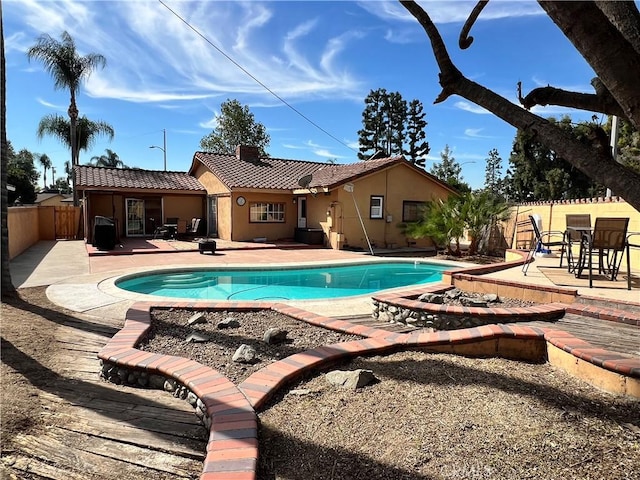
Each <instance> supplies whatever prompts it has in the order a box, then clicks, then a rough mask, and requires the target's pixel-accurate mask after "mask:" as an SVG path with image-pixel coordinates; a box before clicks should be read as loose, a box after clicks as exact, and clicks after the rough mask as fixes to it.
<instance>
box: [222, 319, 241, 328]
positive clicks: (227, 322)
mask: <svg viewBox="0 0 640 480" xmlns="http://www.w3.org/2000/svg"><path fill="white" fill-rule="evenodd" d="M239 327H240V322H239V321H238V320H236V319H235V318H233V317H227V318H225V319H224V320H220V321H219V322H218V324H217V325H216V328H218V329H220V330H223V329H225V328H239Z"/></svg>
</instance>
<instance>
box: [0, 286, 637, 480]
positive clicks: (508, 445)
mask: <svg viewBox="0 0 640 480" xmlns="http://www.w3.org/2000/svg"><path fill="white" fill-rule="evenodd" d="M20 297H21V298H20V299H18V300H16V301H15V302H10V303H3V304H2V307H1V322H2V323H1V333H2V351H1V355H2V362H1V363H0V374H1V379H2V398H1V404H0V408H1V422H2V428H1V436H0V443H1V449H2V457H3V458H4V457H5V456H6V455H8V454H11V453H13V452H14V450H15V449H16V448H17V447H16V446H15V445H13V444H12V438H13V437H14V436H15V435H17V434H19V433H23V432H32V433H34V432H38V431H41V432H46V430H47V428H49V425H48V424H47V422H48V421H49V420H50V419H51V418H54V417H53V416H52V415H42V413H44V412H43V410H44V406H43V405H42V404H41V403H40V402H39V401H38V385H39V384H42V383H43V382H46V381H47V377H46V375H47V374H46V373H45V372H46V371H47V370H49V371H54V372H56V371H60V370H61V368H62V366H61V365H58V364H57V363H56V362H57V359H56V350H55V342H53V331H54V329H55V328H56V325H58V324H59V323H61V322H62V321H63V320H64V317H65V316H66V314H67V313H68V312H65V311H64V310H63V309H59V308H58V307H56V306H54V305H52V304H51V303H50V302H49V301H48V299H47V298H46V295H45V288H41V287H38V288H32V289H23V290H21V291H20ZM165 313H166V316H164V317H162V318H161V315H158V320H162V322H163V323H164V324H165V327H166V328H169V329H175V328H177V329H178V330H173V334H172V335H168V337H173V338H174V340H176V341H175V344H174V345H173V346H171V345H169V344H168V343H165V346H166V347H167V348H171V349H172V350H171V351H172V353H173V354H176V351H175V350H173V349H174V348H178V347H179V348H185V345H187V346H188V348H196V349H202V350H204V353H203V351H199V353H194V355H196V356H197V358H196V359H197V360H198V361H200V362H202V363H206V364H209V362H211V363H210V364H211V365H212V366H214V368H218V369H221V370H222V371H223V372H224V373H225V374H227V375H229V377H230V378H233V379H234V381H240V380H241V379H242V378H245V377H246V376H248V375H249V374H250V373H251V371H252V369H254V368H260V367H261V366H264V365H265V364H266V363H267V362H271V361H275V360H277V359H278V358H282V356H283V355H285V354H290V353H289V352H293V351H298V350H299V349H304V348H309V347H310V346H314V345H315V344H316V343H317V342H323V343H332V342H335V341H343V340H348V339H350V338H353V337H351V336H341V334H336V333H328V332H325V331H323V330H320V329H315V328H310V327H306V326H304V328H301V329H300V327H299V325H296V322H294V321H293V320H291V319H289V318H287V317H281V318H278V317H277V316H266V317H263V316H260V315H255V314H251V315H249V314H247V315H246V316H245V315H242V316H239V318H238V320H239V321H240V323H241V325H242V330H239V331H236V332H234V333H230V332H229V331H225V334H224V335H222V334H221V333H220V332H222V331H218V332H217V333H216V332H213V331H211V332H210V333H211V335H212V336H214V337H216V335H217V338H216V341H213V343H211V342H210V343H208V344H185V343H184V342H183V338H184V337H183V335H184V333H185V332H186V330H185V329H184V320H185V317H186V316H187V315H188V314H189V315H190V312H189V313H187V312H181V311H177V310H176V311H173V312H165ZM235 315H236V314H234V316H235ZM209 320H210V322H211V323H212V324H213V322H215V321H216V320H217V318H216V317H210V318H209ZM292 322H293V323H292ZM172 323H174V324H175V325H172ZM267 325H268V326H282V327H283V328H285V329H287V330H289V332H290V333H289V337H290V338H291V341H289V342H287V343H284V344H282V345H280V346H278V347H277V348H268V349H263V350H260V351H259V352H258V356H259V358H260V361H259V362H258V363H256V364H254V365H249V366H240V367H237V366H234V365H231V364H232V362H231V360H230V355H231V354H233V350H234V346H235V345H236V343H237V342H242V343H250V342H253V343H254V344H255V345H259V346H260V348H263V347H262V346H261V345H260V339H261V338H262V333H263V332H264V330H265V327H266V326H267ZM207 328H209V327H207ZM214 333H215V335H214ZM235 337H237V338H235ZM221 338H224V340H221ZM177 340H179V341H177ZM206 345H208V348H207V347H206ZM276 354H277V355H276ZM26 357H29V358H30V359H31V360H32V361H30V362H28V363H26V364H25V362H24V359H25V358H26ZM42 367H45V368H42ZM234 368H238V371H237V372H234V370H233V369H234ZM340 368H343V369H354V368H366V369H370V370H372V371H373V372H374V373H375V375H376V377H377V379H378V381H377V382H376V383H374V384H372V385H369V386H367V387H364V388H362V389H359V390H356V391H351V390H342V389H339V388H337V387H333V386H330V385H329V384H328V383H326V381H325V380H324V377H323V374H322V373H319V374H317V375H316V376H314V377H311V378H307V379H305V380H304V381H302V382H300V383H299V384H297V385H293V386H292V388H295V389H298V390H300V389H302V390H303V393H302V394H301V395H300V394H290V393H286V392H284V393H282V394H281V395H280V396H278V397H277V398H276V399H274V401H273V402H272V403H271V404H270V405H269V406H268V408H266V409H265V411H264V412H262V413H260V420H261V429H260V452H261V458H260V460H259V464H260V471H259V478H261V479H264V480H275V479H281V480H285V479H292V480H293V479H296V480H301V479H340V478H342V479H354V480H359V479H410V480H414V479H415V480H417V479H420V480H430V479H485V478H486V479H490V478H491V479H498V478H499V479H524V478H547V479H551V478H558V479H560V478H563V479H565V478H574V479H605V478H606V479H630V480H638V479H640V402H638V401H635V400H630V399H625V398H620V397H614V396H612V395H608V394H606V393H603V392H600V391H598V390H596V389H594V388H592V387H590V386H589V385H587V384H585V383H583V382H581V381H578V380H576V379H574V378H572V377H570V376H568V375H566V374H564V373H563V372H561V371H558V370H556V369H554V368H552V367H550V366H548V365H536V364H526V363H520V362H513V361H509V360H504V359H468V358H462V357H455V356H449V355H433V354H425V353H423V352H402V353H396V354H393V355H390V356H385V357H369V358H362V359H356V360H354V361H353V362H351V363H349V364H345V365H343V366H341V367H340ZM242 369H244V370H242ZM97 374H98V373H97V372H96V375H97ZM27 378H28V380H27ZM304 390H306V391H307V392H306V393H304ZM0 473H1V475H0V478H25V477H24V476H21V475H17V476H16V475H15V473H13V472H12V470H11V465H7V464H5V463H4V462H0ZM32 478H36V477H32ZM37 478H40V477H37ZM112 478H113V477H112ZM143 478H144V479H146V478H150V477H149V476H148V475H142V476H141V477H140V479H143Z"/></svg>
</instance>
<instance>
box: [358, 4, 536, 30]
mask: <svg viewBox="0 0 640 480" xmlns="http://www.w3.org/2000/svg"><path fill="white" fill-rule="evenodd" d="M476 3H477V2H475V1H467V0H459V1H452V0H445V1H437V0H428V1H425V0H421V1H418V4H420V6H421V7H422V8H423V9H424V10H425V11H426V12H427V14H428V15H429V17H431V19H432V20H433V21H434V23H463V22H465V21H466V20H467V18H468V17H469V14H470V13H471V11H472V10H473V7H474V6H475V4H476ZM358 4H359V5H360V6H361V7H362V8H363V9H365V10H367V11H368V12H369V13H371V14H373V15H376V16H378V17H380V18H382V19H383V20H388V21H396V22H397V21H400V22H414V23H416V25H417V21H416V19H415V18H414V17H413V15H411V14H410V13H409V12H408V11H407V10H406V9H405V8H404V7H403V6H402V5H400V4H399V3H398V2H392V1H378V2H372V1H366V0H365V1H361V2H358ZM542 14H544V11H543V10H542V8H540V7H539V6H538V5H537V4H536V3H535V2H512V1H509V2H500V1H493V2H489V4H488V5H487V6H486V7H485V8H484V10H483V11H482V13H481V14H480V16H479V17H478V20H477V21H484V20H495V19H499V18H513V17H522V16H529V15H542Z"/></svg>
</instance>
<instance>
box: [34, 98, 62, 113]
mask: <svg viewBox="0 0 640 480" xmlns="http://www.w3.org/2000/svg"><path fill="white" fill-rule="evenodd" d="M36 101H37V102H38V103H39V104H40V105H44V106H45V107H49V108H53V109H54V110H58V111H60V112H66V111H67V109H68V108H69V105H56V104H54V103H50V102H47V101H46V100H43V99H42V98H40V97H38V98H36Z"/></svg>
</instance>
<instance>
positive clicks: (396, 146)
mask: <svg viewBox="0 0 640 480" xmlns="http://www.w3.org/2000/svg"><path fill="white" fill-rule="evenodd" d="M385 100H386V101H385V111H384V120H385V126H386V139H385V141H384V153H385V155H386V156H387V157H393V156H396V155H402V150H403V149H402V144H403V143H404V124H405V122H406V119H407V102H406V101H405V100H404V99H403V98H402V95H400V94H399V93H398V92H391V93H390V94H389V95H388V96H387V98H386V99H385Z"/></svg>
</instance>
